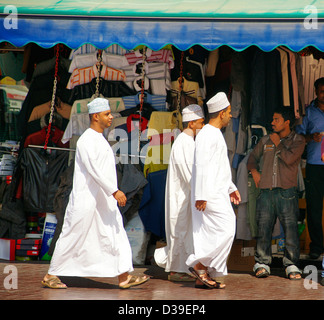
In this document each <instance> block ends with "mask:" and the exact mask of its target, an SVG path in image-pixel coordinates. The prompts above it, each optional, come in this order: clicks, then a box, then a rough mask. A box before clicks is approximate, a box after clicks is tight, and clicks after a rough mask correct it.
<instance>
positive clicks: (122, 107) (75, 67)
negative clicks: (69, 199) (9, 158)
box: [0, 0, 324, 262]
mask: <svg viewBox="0 0 324 320" xmlns="http://www.w3.org/2000/svg"><path fill="white" fill-rule="evenodd" d="M323 19H324V8H323V5H321V4H320V3H319V2H318V1H315V2H313V3H312V6H309V5H308V3H307V2H306V1H286V2H284V3H283V2H282V1H275V2H271V3H269V2H265V1H264V2H260V1H250V2H249V3H248V4H246V3H243V2H240V1H237V0H229V1H225V2H222V3H220V2H219V1H204V2H203V4H202V3H201V1H197V2H190V6H189V5H188V3H187V2H186V3H185V2H184V1H165V2H164V3H159V4H158V5H157V4H154V3H151V2H149V1H134V2H131V3H128V4H127V6H126V5H123V4H120V7H119V8H116V7H115V3H112V2H110V1H99V0H98V1H93V2H83V1H72V0H70V1H68V0H66V1H60V2H56V1H51V0H47V1H43V2H42V4H35V3H33V2H32V1H21V2H18V3H16V4H15V6H13V5H12V4H11V3H9V1H8V3H7V4H4V3H2V4H1V7H0V28H1V35H0V37H1V38H0V50H1V52H2V54H1V55H4V54H8V53H9V54H10V55H12V54H13V53H14V59H15V61H16V60H19V61H20V62H19V66H20V67H21V69H23V70H24V75H25V77H24V78H23V81H24V83H25V84H26V85H27V86H28V94H26V98H25V99H24V101H23V103H22V105H21V106H20V108H19V116H18V118H17V120H16V121H17V130H18V136H19V143H20V149H19V153H18V166H17V170H16V171H15V174H14V175H13V182H12V184H11V189H12V190H11V192H10V196H11V197H14V198H15V199H16V200H17V199H18V201H15V203H13V202H10V206H8V207H6V208H8V210H7V211H6V212H5V214H7V215H8V216H9V217H12V211H16V212H18V215H19V217H20V218H21V217H24V216H25V217H26V221H25V224H24V223H23V222H24V221H21V219H18V221H19V224H15V223H14V222H12V221H14V219H12V220H10V218H8V216H6V223H3V222H2V224H1V223H0V226H1V227H2V228H0V231H2V233H0V237H9V238H22V237H24V236H25V233H26V228H27V229H28V232H27V233H36V234H37V228H39V224H40V223H39V222H40V221H42V222H43V223H44V219H45V217H44V213H46V212H47V213H51V212H55V211H58V210H59V209H57V210H56V208H60V210H61V212H62V215H64V203H62V202H63V201H62V202H61V203H56V202H55V196H56V194H57V192H58V191H59V190H61V189H60V188H63V190H67V191H66V193H65V194H64V196H65V200H66V195H68V190H69V187H70V186H71V182H68V183H67V182H66V185H64V186H62V183H61V184H60V181H61V180H62V179H61V177H62V176H63V173H64V172H65V171H67V170H66V169H67V168H70V166H71V163H73V162H72V160H73V156H74V148H75V143H76V141H77V139H78V137H79V136H80V134H82V132H83V131H84V130H85V128H86V127H87V125H88V118H87V115H86V105H87V102H88V101H90V100H91V99H93V97H96V96H104V97H106V98H109V100H110V101H111V105H112V111H113V113H114V114H115V119H114V123H113V127H112V128H111V129H110V130H109V131H108V132H106V137H107V139H108V141H109V142H110V144H111V145H112V147H113V149H114V151H115V153H116V156H117V157H119V158H118V159H119V160H120V162H119V164H118V166H119V167H118V169H119V170H118V172H119V182H120V184H121V185H122V184H123V182H124V185H123V187H124V188H125V189H124V190H127V192H128V193H129V195H131V196H130V197H129V199H130V201H129V203H128V206H127V208H126V209H123V210H122V214H123V217H124V219H125V226H127V223H129V228H128V230H131V229H132V228H133V227H134V225H133V223H134V220H132V219H135V218H137V217H138V216H139V217H140V218H141V219H140V220H137V221H136V223H137V226H138V225H140V227H141V230H142V231H141V232H140V233H139V235H134V234H133V235H132V234H130V233H129V236H130V238H131V237H133V239H134V242H136V241H140V243H141V244H143V243H145V244H146V245H147V243H148V237H147V232H149V233H150V234H153V238H154V240H159V239H163V237H164V232H165V231H164V199H163V195H164V183H165V177H166V170H167V167H168V166H167V159H168V155H169V152H170V149H171V146H172V142H173V141H174V139H175V138H176V134H177V132H179V131H177V130H181V117H179V111H181V108H183V107H184V106H185V105H186V104H189V103H198V104H199V105H201V106H202V107H203V108H205V102H206V101H207V99H208V98H209V97H211V96H212V95H214V94H215V93H217V92H218V91H224V92H226V93H227V94H228V97H229V99H230V101H231V105H232V109H233V121H232V123H231V125H230V126H229V127H228V128H227V129H226V132H225V133H224V135H225V139H226V142H227V144H228V149H229V158H230V162H231V165H232V169H233V179H234V181H235V182H236V183H237V184H238V186H239V188H241V190H240V192H241V193H242V194H244V195H245V197H244V201H242V205H240V206H239V207H238V208H237V210H238V226H237V239H240V240H246V241H249V240H251V239H253V237H254V236H255V234H254V220H251V219H252V218H251V217H249V216H248V215H247V206H248V203H249V198H248V187H247V185H248V183H247V179H248V177H247V171H246V168H245V167H244V165H245V161H244V159H245V157H246V155H247V154H248V152H249V150H251V148H253V146H254V145H255V144H256V142H257V141H258V139H259V138H260V137H261V136H262V135H264V134H265V133H266V132H267V131H268V130H269V129H270V128H269V124H270V122H271V121H270V120H271V117H272V112H273V108H274V107H275V106H276V105H278V104H283V105H286V106H288V105H290V106H294V110H295V115H296V118H297V119H300V118H301V117H302V116H303V114H304V111H305V106H306V105H307V104H308V103H309V102H310V101H311V100H312V99H313V98H314V92H313V88H312V82H314V80H315V78H316V77H320V76H323V74H324V67H323V58H324V54H323V51H324V38H323V37H322V35H323V31H324V20H323ZM1 52H0V53H1ZM9 58H11V59H13V57H12V56H11V57H9ZM14 65H17V63H16V64H14ZM2 75H3V76H10V75H11V76H12V77H13V78H15V77H16V80H17V81H21V79H22V78H21V75H20V74H18V75H17V70H14V68H12V69H11V70H5V72H4V71H3V70H2ZM19 85H20V84H19ZM138 117H140V123H141V126H137V127H136V129H134V128H135V127H134V126H133V121H136V120H138ZM143 120H145V121H143ZM165 130H168V132H167V133H166V132H164V131H165ZM121 132H122V133H121ZM124 133H125V134H124ZM163 133H164V135H163V136H161V135H162V134H163ZM31 146H33V147H31ZM37 146H38V148H37ZM44 149H45V150H47V151H48V150H52V152H51V153H50V156H49V155H48V154H46V155H45V156H44V154H43V151H44ZM155 150H161V151H162V152H156V151H155ZM125 159H127V160H129V159H130V160H129V161H127V165H125ZM49 160H50V161H52V167H48V161H49ZM123 161H124V162H123ZM31 163H39V165H37V166H32V165H30V164H31ZM45 164H46V165H45ZM128 164H130V165H128ZM49 168H50V170H49ZM30 170H37V172H36V173H35V171H33V173H31V172H30ZM48 172H50V174H51V176H50V177H49V176H48ZM45 173H46V174H47V175H46V181H48V180H47V179H52V180H50V181H52V182H51V184H50V185H49V184H47V185H46V184H44V183H43V182H44V181H45ZM52 174H53V175H52ZM70 174H71V173H70ZM32 176H33V177H36V178H35V180H34V181H33V180H30V179H31V178H30V177H32ZM130 176H131V177H136V178H137V179H136V181H135V182H134V184H133V185H131V186H130V185H129V184H127V183H126V181H127V180H128V179H127V177H130ZM66 179H67V180H65V181H70V180H69V177H67V178H66ZM30 186H33V187H35V189H34V190H33V189H32V188H30ZM64 187H65V189H64ZM301 191H302V190H301ZM45 194H46V195H49V198H47V197H43V196H41V195H45ZM11 199H12V198H11ZM250 203H252V200H250ZM55 205H56V206H57V207H56V208H54V206H55ZM11 206H16V207H14V208H12V207H11ZM59 206H60V207H59ZM62 208H63V209H62ZM2 214H4V212H2ZM8 219H9V221H10V222H9V223H8ZM0 221H1V220H0ZM57 223H58V226H59V225H60V224H61V223H62V216H60V217H59V219H58V222H57ZM58 230H59V228H58ZM143 230H144V231H143ZM277 231H278V232H277V234H276V236H277V237H280V236H281V232H280V228H279V229H278V230H277ZM54 238H55V236H54ZM136 247H137V248H139V247H138V244H136ZM139 249H141V250H142V251H143V248H139ZM141 250H138V251H139V252H140V251H141ZM142 256H143V255H142ZM140 260H141V262H143V258H141V259H140Z"/></svg>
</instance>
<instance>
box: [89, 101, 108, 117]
mask: <svg viewBox="0 0 324 320" xmlns="http://www.w3.org/2000/svg"><path fill="white" fill-rule="evenodd" d="M107 110H110V107H109V102H108V100H107V99H104V98H96V99H94V100H92V101H91V102H89V103H88V112H89V114H92V113H98V112H102V111H107Z"/></svg>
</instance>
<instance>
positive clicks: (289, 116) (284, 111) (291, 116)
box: [273, 106, 296, 128]
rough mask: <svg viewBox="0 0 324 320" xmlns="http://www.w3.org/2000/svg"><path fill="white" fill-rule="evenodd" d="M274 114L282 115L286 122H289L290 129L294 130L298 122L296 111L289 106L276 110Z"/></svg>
mask: <svg viewBox="0 0 324 320" xmlns="http://www.w3.org/2000/svg"><path fill="white" fill-rule="evenodd" d="M273 113H278V114H281V115H282V117H283V118H284V120H285V121H287V120H289V126H290V128H293V127H294V125H295V121H296V116H295V112H294V109H293V108H292V107H289V106H287V107H286V106H281V107H278V108H276V109H275V111H274V112H273Z"/></svg>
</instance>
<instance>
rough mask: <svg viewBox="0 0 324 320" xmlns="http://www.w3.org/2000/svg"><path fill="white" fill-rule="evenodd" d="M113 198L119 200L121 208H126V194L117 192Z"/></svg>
mask: <svg viewBox="0 0 324 320" xmlns="http://www.w3.org/2000/svg"><path fill="white" fill-rule="evenodd" d="M113 196H114V198H115V199H116V200H117V202H118V205H119V206H121V207H124V206H125V205H126V201H127V198H126V196H125V194H124V192H122V191H120V190H117V191H116V192H115V193H113Z"/></svg>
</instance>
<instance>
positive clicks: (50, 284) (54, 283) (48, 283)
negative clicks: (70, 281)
mask: <svg viewBox="0 0 324 320" xmlns="http://www.w3.org/2000/svg"><path fill="white" fill-rule="evenodd" d="M42 285H43V286H44V287H47V288H51V289H66V288H67V286H66V284H64V283H63V282H61V280H60V279H59V278H58V277H51V278H48V279H47V280H45V279H44V280H43V281H42Z"/></svg>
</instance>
